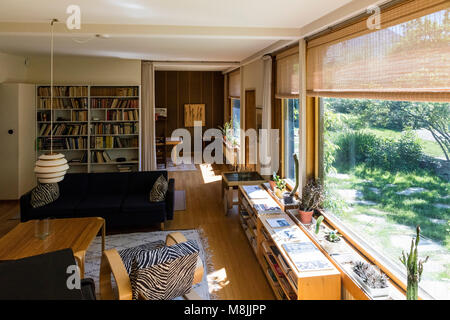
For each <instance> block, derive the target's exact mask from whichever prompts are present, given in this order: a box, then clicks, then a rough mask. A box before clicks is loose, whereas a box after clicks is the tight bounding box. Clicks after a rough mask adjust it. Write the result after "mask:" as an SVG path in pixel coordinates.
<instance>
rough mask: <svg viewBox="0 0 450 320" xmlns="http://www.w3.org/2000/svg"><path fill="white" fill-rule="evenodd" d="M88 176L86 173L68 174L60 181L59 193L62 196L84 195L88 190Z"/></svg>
mask: <svg viewBox="0 0 450 320" xmlns="http://www.w3.org/2000/svg"><path fill="white" fill-rule="evenodd" d="M88 183H89V174H87V173H68V174H66V175H65V176H64V179H63V180H62V181H60V182H59V183H58V184H59V191H60V193H61V194H62V195H64V194H83V195H84V194H86V193H87V190H88Z"/></svg>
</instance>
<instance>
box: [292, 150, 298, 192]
mask: <svg viewBox="0 0 450 320" xmlns="http://www.w3.org/2000/svg"><path fill="white" fill-rule="evenodd" d="M292 157H293V158H294V167H295V169H294V170H295V187H294V189H292V191H291V194H290V196H291V197H293V196H294V195H295V193H296V192H297V189H298V183H299V170H298V157H297V154H295V153H294V154H293V155H292Z"/></svg>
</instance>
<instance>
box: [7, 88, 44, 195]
mask: <svg viewBox="0 0 450 320" xmlns="http://www.w3.org/2000/svg"><path fill="white" fill-rule="evenodd" d="M35 97H36V92H35V86H34V85H33V84H24V83H3V84H0V148H1V149H0V150H1V156H0V200H12V199H19V198H20V196H21V195H23V194H24V193H26V192H28V191H30V190H31V189H32V188H33V187H34V186H35V185H36V177H35V175H34V172H33V170H34V163H35V141H36V127H35V126H36V118H35V116H36V113H35Z"/></svg>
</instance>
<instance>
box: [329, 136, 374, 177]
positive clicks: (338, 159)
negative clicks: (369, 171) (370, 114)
mask: <svg viewBox="0 0 450 320" xmlns="http://www.w3.org/2000/svg"><path fill="white" fill-rule="evenodd" d="M336 145H337V146H338V150H337V152H336V156H335V167H336V168H339V169H341V170H344V171H345V170H348V169H350V168H353V167H354V166H356V165H357V164H359V163H363V162H365V161H366V160H367V157H368V155H369V154H370V153H371V152H372V150H373V149H374V148H375V146H376V145H377V137H376V136H375V135H374V134H372V133H367V132H364V131H346V132H344V133H342V134H341V135H339V136H338V138H337V139H336Z"/></svg>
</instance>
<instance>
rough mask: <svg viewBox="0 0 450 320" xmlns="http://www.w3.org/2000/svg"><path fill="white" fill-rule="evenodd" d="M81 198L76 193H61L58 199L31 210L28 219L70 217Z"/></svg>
mask: <svg viewBox="0 0 450 320" xmlns="http://www.w3.org/2000/svg"><path fill="white" fill-rule="evenodd" d="M82 199H83V198H82V197H80V195H77V194H61V196H60V197H59V198H58V200H56V201H54V202H52V203H50V204H48V205H46V206H43V207H40V208H36V209H33V210H32V211H31V216H30V219H36V218H45V217H51V218H65V217H72V216H74V214H75V209H76V207H77V206H78V204H79V203H80V202H81V200H82Z"/></svg>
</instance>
